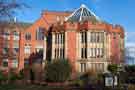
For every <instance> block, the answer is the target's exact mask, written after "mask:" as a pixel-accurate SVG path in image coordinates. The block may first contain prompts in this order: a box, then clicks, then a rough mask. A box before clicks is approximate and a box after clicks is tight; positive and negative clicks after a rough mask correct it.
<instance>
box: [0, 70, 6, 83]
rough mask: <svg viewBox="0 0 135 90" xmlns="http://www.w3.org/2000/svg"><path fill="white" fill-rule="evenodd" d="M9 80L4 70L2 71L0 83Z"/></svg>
mask: <svg viewBox="0 0 135 90" xmlns="http://www.w3.org/2000/svg"><path fill="white" fill-rule="evenodd" d="M6 80H7V76H5V75H4V74H3V73H2V71H0V83H1V82H3V81H6Z"/></svg>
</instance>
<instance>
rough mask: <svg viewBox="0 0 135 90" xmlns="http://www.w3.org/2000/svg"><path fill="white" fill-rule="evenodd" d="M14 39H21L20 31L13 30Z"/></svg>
mask: <svg viewBox="0 0 135 90" xmlns="http://www.w3.org/2000/svg"><path fill="white" fill-rule="evenodd" d="M13 40H19V32H16V31H15V32H13Z"/></svg>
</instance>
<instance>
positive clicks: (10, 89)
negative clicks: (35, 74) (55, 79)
mask: <svg viewBox="0 0 135 90" xmlns="http://www.w3.org/2000/svg"><path fill="white" fill-rule="evenodd" d="M0 90H65V89H64V87H49V86H40V85H19V86H18V85H0Z"/></svg>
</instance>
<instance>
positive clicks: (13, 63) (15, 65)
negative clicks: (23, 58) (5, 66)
mask: <svg viewBox="0 0 135 90" xmlns="http://www.w3.org/2000/svg"><path fill="white" fill-rule="evenodd" d="M17 67H18V60H17V59H14V60H12V68H17Z"/></svg>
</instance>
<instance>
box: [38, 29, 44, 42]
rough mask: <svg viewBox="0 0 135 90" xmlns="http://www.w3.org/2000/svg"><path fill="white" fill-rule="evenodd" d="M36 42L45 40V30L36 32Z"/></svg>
mask: <svg viewBox="0 0 135 90" xmlns="http://www.w3.org/2000/svg"><path fill="white" fill-rule="evenodd" d="M36 40H44V28H41V27H39V28H38V29H37V31H36Z"/></svg>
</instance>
